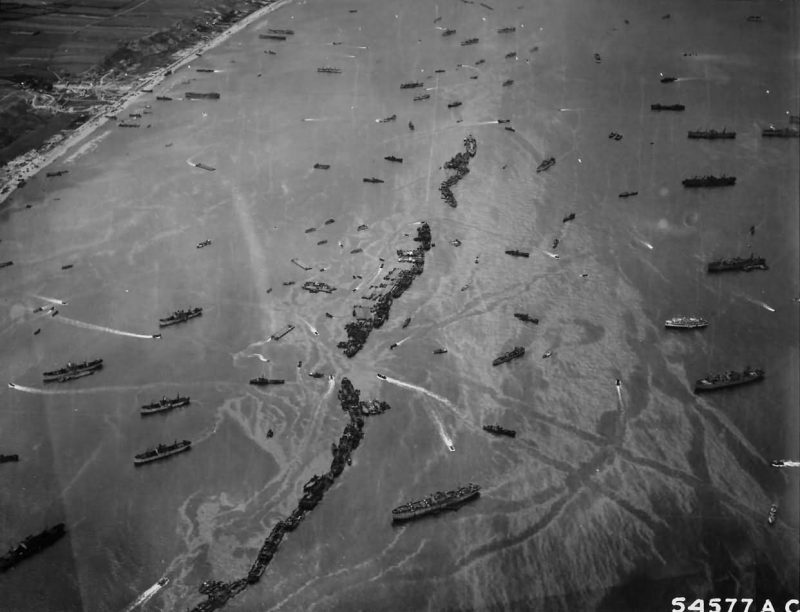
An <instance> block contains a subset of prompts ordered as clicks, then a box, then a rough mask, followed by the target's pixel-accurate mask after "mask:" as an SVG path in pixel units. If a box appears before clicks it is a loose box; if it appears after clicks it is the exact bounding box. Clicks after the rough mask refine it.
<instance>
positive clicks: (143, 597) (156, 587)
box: [124, 582, 166, 612]
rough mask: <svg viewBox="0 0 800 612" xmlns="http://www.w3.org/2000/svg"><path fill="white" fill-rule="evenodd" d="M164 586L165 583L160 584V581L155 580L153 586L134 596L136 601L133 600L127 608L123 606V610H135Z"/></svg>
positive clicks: (129, 611)
mask: <svg viewBox="0 0 800 612" xmlns="http://www.w3.org/2000/svg"><path fill="white" fill-rule="evenodd" d="M164 586H166V585H162V584H161V583H160V582H156V583H155V584H154V585H153V586H151V587H150V588H149V589H147V590H146V591H145V592H144V593H142V594H141V595H139V597H137V598H136V601H134V602H133V603H132V604H131V605H129V606H128V607H127V608H125V610H124V612H133V610H135V609H136V608H138V607H139V606H141V605H143V604H145V603H147V602H148V601H149V600H150V598H152V597H153V595H155V594H156V593H158V592H159V591H160V590H161V589H163V588H164Z"/></svg>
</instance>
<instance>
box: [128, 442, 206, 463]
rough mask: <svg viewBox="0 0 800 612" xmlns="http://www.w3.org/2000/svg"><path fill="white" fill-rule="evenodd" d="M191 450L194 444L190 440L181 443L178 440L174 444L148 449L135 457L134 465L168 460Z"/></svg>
mask: <svg viewBox="0 0 800 612" xmlns="http://www.w3.org/2000/svg"><path fill="white" fill-rule="evenodd" d="M190 448H192V443H191V442H190V441H189V440H182V441H181V442H178V441H177V440H176V441H175V442H173V443H172V444H159V445H158V446H156V447H155V448H151V449H148V450H146V451H145V452H143V453H139V454H138V455H135V456H134V457H133V464H134V465H142V464H145V463H150V462H152V461H158V460H159V459H166V458H167V457H169V456H170V455H176V454H178V453H182V452H184V451H188V450H189V449H190Z"/></svg>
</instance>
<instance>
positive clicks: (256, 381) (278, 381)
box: [250, 376, 286, 386]
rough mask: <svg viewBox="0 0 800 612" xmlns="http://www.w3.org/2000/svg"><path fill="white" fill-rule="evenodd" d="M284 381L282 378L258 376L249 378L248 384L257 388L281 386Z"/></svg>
mask: <svg viewBox="0 0 800 612" xmlns="http://www.w3.org/2000/svg"><path fill="white" fill-rule="evenodd" d="M285 382H286V381H285V380H284V379H283V378H265V377H264V376H259V377H258V378H251V379H250V384H251V385H257V386H264V385H282V384H284V383H285Z"/></svg>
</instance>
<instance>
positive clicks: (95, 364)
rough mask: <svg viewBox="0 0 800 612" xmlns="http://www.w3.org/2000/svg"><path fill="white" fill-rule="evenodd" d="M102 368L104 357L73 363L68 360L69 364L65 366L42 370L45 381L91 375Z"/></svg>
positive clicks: (57, 380) (60, 380)
mask: <svg viewBox="0 0 800 612" xmlns="http://www.w3.org/2000/svg"><path fill="white" fill-rule="evenodd" d="M102 368H103V360H102V359H93V360H92V361H83V362H81V363H72V362H71V361H68V362H67V365H65V366H64V367H63V368H59V369H58V370H52V371H50V372H42V378H43V379H44V382H66V381H68V380H72V379H74V378H80V377H82V376H89V375H91V374H94V373H95V372H96V371H97V370H100V369H102Z"/></svg>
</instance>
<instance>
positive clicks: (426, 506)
mask: <svg viewBox="0 0 800 612" xmlns="http://www.w3.org/2000/svg"><path fill="white" fill-rule="evenodd" d="M480 490H481V488H480V486H479V485H476V484H473V483H469V484H468V485H465V486H463V487H459V488H458V489H455V490H453V491H446V492H442V491H437V492H436V493H433V494H432V495H429V496H428V497H426V498H424V499H420V500H417V501H412V502H408V503H407V504H403V505H402V506H398V507H397V508H395V509H394V510H392V521H394V522H396V523H399V522H402V521H409V520H413V519H417V518H420V517H423V516H425V515H427V514H437V513H439V512H443V511H444V510H457V509H458V508H460V507H461V506H462V505H463V504H465V503H466V502H468V501H470V500H471V499H474V498H476V497H478V496H479V495H480Z"/></svg>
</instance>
